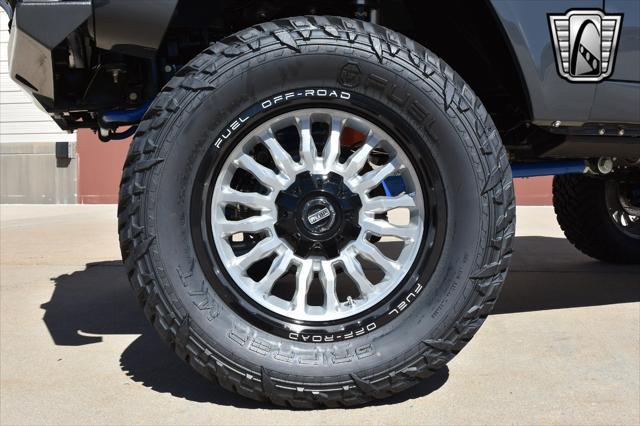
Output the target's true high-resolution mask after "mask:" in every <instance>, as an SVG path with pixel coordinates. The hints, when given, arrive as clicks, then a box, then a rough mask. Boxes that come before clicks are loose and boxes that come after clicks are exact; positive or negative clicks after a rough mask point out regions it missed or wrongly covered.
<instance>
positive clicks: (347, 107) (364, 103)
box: [189, 87, 449, 341]
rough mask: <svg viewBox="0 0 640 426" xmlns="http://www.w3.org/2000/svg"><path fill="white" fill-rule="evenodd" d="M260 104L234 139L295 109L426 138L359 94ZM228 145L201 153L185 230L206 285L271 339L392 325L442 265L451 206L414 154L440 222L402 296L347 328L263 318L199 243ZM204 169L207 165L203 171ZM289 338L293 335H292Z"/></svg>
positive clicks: (428, 158)
mask: <svg viewBox="0 0 640 426" xmlns="http://www.w3.org/2000/svg"><path fill="white" fill-rule="evenodd" d="M323 88H324V89H327V90H334V89H335V88H332V87H323ZM306 89H312V88H311V87H297V88H293V89H291V90H295V91H299V90H306ZM335 90H338V89H335ZM259 105H260V103H259V102H258V103H256V104H253V105H252V106H250V107H248V108H246V109H245V110H243V111H241V112H240V113H239V114H238V116H242V117H244V116H245V113H247V114H248V113H251V114H250V118H249V119H248V121H247V123H246V124H247V126H246V127H244V128H243V129H240V131H239V132H238V134H237V135H236V138H242V137H244V136H245V135H246V134H247V133H248V132H249V131H250V130H251V129H252V128H253V127H254V126H255V125H256V123H254V120H257V118H260V120H264V119H268V118H269V117H271V116H275V115H278V114H280V113H282V112H285V111H288V110H291V109H296V108H300V107H299V106H298V105H313V106H317V107H327V108H338V109H341V110H344V111H346V112H354V113H358V114H361V115H363V116H365V117H366V118H367V119H368V120H369V121H371V122H374V123H375V124H377V125H378V126H379V127H381V128H383V129H385V130H386V131H387V132H388V133H390V134H392V135H394V136H395V135H398V136H399V137H397V138H396V140H402V141H403V143H407V141H408V140H412V139H413V140H418V139H421V138H422V137H423V136H424V134H421V133H420V132H418V131H417V130H416V128H415V127H414V126H412V125H411V124H410V123H409V122H408V121H406V119H405V117H403V116H401V115H399V114H398V113H397V112H395V111H394V110H392V109H391V108H389V107H388V106H387V105H385V104H383V103H381V102H380V101H378V100H376V99H373V98H371V97H369V96H366V95H364V94H361V93H358V92H351V98H350V99H349V100H348V101H347V100H331V101H327V99H326V98H315V97H310V98H305V99H296V100H290V101H289V102H288V103H283V104H281V105H279V106H277V107H274V108H273V109H271V110H269V111H260V109H259ZM256 111H257V112H256ZM372 111H377V113H376V114H375V115H374V113H372ZM389 129H393V130H389ZM427 137H428V136H427ZM432 143H433V141H432ZM229 145H230V144H224V145H223V146H222V148H221V149H220V147H217V146H215V143H214V142H213V141H211V143H210V144H209V146H208V148H205V154H204V155H203V156H202V158H201V159H200V162H199V164H198V165H197V173H196V175H195V178H194V184H193V186H192V192H191V197H190V200H191V204H190V208H189V228H190V230H191V239H192V243H193V249H194V252H195V255H196V259H197V262H198V265H199V267H200V269H201V271H202V273H203V276H204V278H205V280H206V281H207V282H208V284H209V285H210V286H211V287H212V288H213V290H214V291H215V292H216V294H218V296H219V297H220V298H221V300H222V301H223V302H224V304H225V305H226V306H227V307H228V308H229V309H231V310H232V311H234V312H235V313H236V314H237V315H239V317H240V318H242V319H243V320H244V321H247V322H248V323H249V324H252V325H253V326H254V327H257V328H259V329H261V330H264V331H266V332H268V333H270V334H274V335H278V336H282V337H285V338H287V339H289V340H298V341H305V340H303V339H302V338H300V336H301V335H302V333H309V334H311V333H312V334H313V335H322V336H325V337H328V336H330V337H331V338H332V339H335V338H337V336H339V335H342V336H345V335H346V334H348V333H349V332H354V331H355V330H357V329H359V328H360V327H361V325H362V324H366V323H367V322H373V321H375V322H376V323H377V324H378V325H383V323H386V322H388V321H391V320H394V319H395V318H396V316H393V317H392V316H390V315H388V314H389V313H390V311H391V310H393V309H394V308H395V307H396V306H398V305H399V304H401V303H403V301H405V300H406V298H407V297H410V296H412V295H415V290H414V289H415V288H416V287H417V285H418V284H419V281H420V282H422V284H419V285H426V284H427V282H428V281H429V280H430V279H431V276H432V275H433V273H434V272H435V271H436V267H437V266H438V265H439V264H440V261H441V255H442V253H443V250H444V247H445V241H446V232H447V228H448V211H449V207H448V201H447V195H446V192H445V189H444V181H443V177H442V174H441V173H442V172H441V171H440V168H439V167H438V164H437V162H436V161H435V158H434V157H433V156H432V153H431V151H430V150H415V151H416V152H415V155H412V161H414V160H415V161H416V162H418V163H423V167H424V168H425V169H428V170H429V171H430V174H429V175H425V176H419V177H420V179H421V185H423V187H425V188H426V189H427V191H428V192H429V194H430V198H429V199H435V198H438V199H439V201H440V202H439V203H438V205H432V206H429V211H430V217H432V218H438V221H437V223H432V222H430V223H429V230H428V233H427V236H428V238H427V239H425V240H424V241H423V246H422V248H421V252H419V255H418V261H419V262H417V263H416V264H415V265H414V267H413V269H412V270H411V271H410V272H409V273H408V274H407V278H406V280H405V281H406V282H405V283H403V284H401V286H402V291H401V293H400V294H398V296H396V297H394V298H387V299H386V300H383V301H381V302H380V303H379V304H378V305H377V306H374V307H372V308H371V309H369V310H368V311H366V312H363V313H362V314H361V316H360V317H358V318H357V321H354V320H353V319H349V318H348V319H346V320H350V321H351V323H350V324H345V323H344V322H342V321H341V322H336V321H331V322H326V323H323V324H308V323H305V322H304V321H290V320H289V319H288V318H286V317H281V316H279V315H269V314H266V313H265V312H264V311H263V310H262V309H261V308H260V306H259V305H258V304H254V303H251V301H248V300H245V299H244V298H242V297H240V295H239V293H238V292H239V291H240V289H239V288H236V287H235V283H234V282H233V280H231V279H230V277H228V276H226V272H225V271H224V270H222V269H221V268H220V263H221V261H220V259H219V258H218V257H217V255H216V254H215V252H213V251H212V250H211V247H210V246H208V245H205V244H204V243H203V242H204V241H206V239H207V238H209V239H211V235H212V233H211V230H210V229H209V227H208V224H207V223H208V221H203V220H202V218H206V217H209V216H210V211H209V208H210V207H209V206H210V205H211V195H212V191H210V190H207V188H208V187H209V186H210V182H211V181H212V180H213V176H214V175H215V174H216V173H217V172H218V170H219V168H220V166H216V164H217V163H218V162H221V160H220V159H221V158H224V156H225V155H226V152H227V151H228V150H229ZM204 165H210V166H208V167H205V166H204ZM197 188H202V190H197ZM425 252H426V253H425ZM423 254H426V255H423ZM417 271H420V274H417V273H416V272H417ZM346 320H345V321H346ZM298 333H300V335H298ZM293 334H295V336H294V335H293ZM325 341H329V340H325ZM331 341H334V340H331Z"/></svg>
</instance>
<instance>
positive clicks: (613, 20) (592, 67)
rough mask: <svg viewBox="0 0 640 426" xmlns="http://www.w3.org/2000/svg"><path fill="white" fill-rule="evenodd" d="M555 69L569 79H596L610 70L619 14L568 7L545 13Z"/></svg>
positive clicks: (576, 80) (605, 76) (612, 62)
mask: <svg viewBox="0 0 640 426" xmlns="http://www.w3.org/2000/svg"><path fill="white" fill-rule="evenodd" d="M548 16H549V26H550V29H551V35H552V38H553V44H554V48H555V53H556V64H557V66H558V73H559V74H560V76H561V77H562V78H565V79H567V80H569V81H572V82H578V83H579V82H596V81H601V80H604V79H605V78H607V77H609V76H610V75H611V73H612V72H613V65H614V63H615V62H614V61H615V56H616V48H617V45H618V39H619V37H620V26H621V25H620V24H621V23H622V15H605V14H604V13H603V12H602V11H600V10H570V11H568V12H567V13H566V14H564V15H548Z"/></svg>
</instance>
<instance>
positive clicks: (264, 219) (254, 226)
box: [216, 214, 276, 238]
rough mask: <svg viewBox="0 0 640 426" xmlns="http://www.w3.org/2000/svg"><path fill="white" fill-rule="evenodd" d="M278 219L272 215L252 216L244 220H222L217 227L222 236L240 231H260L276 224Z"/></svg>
mask: <svg viewBox="0 0 640 426" xmlns="http://www.w3.org/2000/svg"><path fill="white" fill-rule="evenodd" d="M275 223H276V219H275V217H273V216H271V215H267V214H264V215H261V216H251V217H248V218H246V219H242V220H226V219H224V220H221V221H219V222H217V223H216V227H217V228H218V230H219V232H220V236H221V237H222V238H226V237H228V236H229V235H233V234H237V233H239V232H259V231H262V230H265V229H268V228H271V227H272V226H273V225H275Z"/></svg>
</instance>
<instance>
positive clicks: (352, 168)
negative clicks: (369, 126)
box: [342, 131, 379, 178]
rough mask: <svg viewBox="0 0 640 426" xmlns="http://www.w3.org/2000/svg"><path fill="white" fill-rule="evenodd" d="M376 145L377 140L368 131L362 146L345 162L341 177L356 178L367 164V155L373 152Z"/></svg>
mask: <svg viewBox="0 0 640 426" xmlns="http://www.w3.org/2000/svg"><path fill="white" fill-rule="evenodd" d="M378 143H379V140H378V138H376V137H375V136H374V134H373V132H372V131H369V134H368V135H367V139H366V140H365V142H364V144H363V145H362V146H361V147H360V148H358V150H357V151H356V152H354V153H353V154H351V156H350V157H349V158H348V159H347V161H346V162H345V164H344V168H343V171H342V174H343V176H345V177H346V178H351V177H354V176H356V175H357V174H358V172H359V171H360V170H362V168H363V167H364V165H365V164H366V162H367V159H368V158H369V154H370V153H371V151H373V148H375V147H376V145H378Z"/></svg>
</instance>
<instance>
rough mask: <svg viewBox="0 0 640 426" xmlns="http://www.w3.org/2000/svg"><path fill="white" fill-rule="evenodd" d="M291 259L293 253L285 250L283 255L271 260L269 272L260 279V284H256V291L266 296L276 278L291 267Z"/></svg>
mask: <svg viewBox="0 0 640 426" xmlns="http://www.w3.org/2000/svg"><path fill="white" fill-rule="evenodd" d="M293 257H294V256H293V252H292V251H291V249H288V248H287V249H286V250H284V252H283V253H281V254H279V255H278V257H276V258H275V259H273V263H271V266H270V267H269V271H268V272H267V274H266V275H265V276H264V277H262V279H261V280H260V282H258V285H257V286H256V291H257V292H258V293H260V294H262V295H263V296H264V297H266V296H268V295H269V294H270V293H271V289H272V288H273V285H274V284H275V282H276V281H277V280H278V278H280V277H281V276H282V275H284V274H285V272H287V270H288V269H289V266H291V262H292V261H293Z"/></svg>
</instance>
